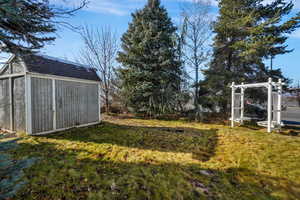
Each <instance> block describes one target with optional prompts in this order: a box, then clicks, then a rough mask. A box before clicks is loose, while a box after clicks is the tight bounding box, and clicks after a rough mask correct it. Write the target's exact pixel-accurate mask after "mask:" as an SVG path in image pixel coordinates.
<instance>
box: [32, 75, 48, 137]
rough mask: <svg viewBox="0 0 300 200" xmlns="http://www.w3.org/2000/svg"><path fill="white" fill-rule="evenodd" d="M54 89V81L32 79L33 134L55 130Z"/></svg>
mask: <svg viewBox="0 0 300 200" xmlns="http://www.w3.org/2000/svg"><path fill="white" fill-rule="evenodd" d="M52 91H53V88H52V80H50V79H45V78H35V77H32V79H31V108H32V133H33V134H35V133H42V132H47V131H52V130H53V96H52V95H53V92H52Z"/></svg>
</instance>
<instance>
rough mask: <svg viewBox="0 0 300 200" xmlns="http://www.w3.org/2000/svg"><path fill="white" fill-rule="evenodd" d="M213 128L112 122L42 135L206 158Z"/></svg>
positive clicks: (210, 151) (214, 136)
mask: <svg viewBox="0 0 300 200" xmlns="http://www.w3.org/2000/svg"><path fill="white" fill-rule="evenodd" d="M217 131H218V130H217V129H209V130H206V129H203V130H202V129H195V128H181V127H179V128H171V127H138V126H125V125H118V124H112V123H107V122H105V123H103V124H102V125H98V126H94V127H90V128H84V129H72V130H69V131H67V132H62V133H58V134H57V133H56V134H52V135H47V136H44V137H46V138H52V139H65V140H69V141H79V142H93V143H98V144H103V143H108V144H114V145H119V146H125V147H130V148H139V149H145V150H153V151H160V152H177V153H192V155H193V158H194V159H197V160H200V161H203V162H205V161H208V160H209V159H210V158H211V157H212V156H214V154H215V148H216V145H217V143H218V135H217Z"/></svg>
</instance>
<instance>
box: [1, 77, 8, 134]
mask: <svg viewBox="0 0 300 200" xmlns="http://www.w3.org/2000/svg"><path fill="white" fill-rule="evenodd" d="M9 89H10V88H9V79H8V78H7V79H0V128H4V129H8V130H9V129H10V95H9Z"/></svg>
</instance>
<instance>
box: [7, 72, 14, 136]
mask: <svg viewBox="0 0 300 200" xmlns="http://www.w3.org/2000/svg"><path fill="white" fill-rule="evenodd" d="M8 80H9V114H10V115H9V122H10V125H9V127H10V130H11V131H14V94H13V93H14V88H13V87H14V85H13V79H12V77H9V78H8Z"/></svg>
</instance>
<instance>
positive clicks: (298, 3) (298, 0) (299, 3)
mask: <svg viewBox="0 0 300 200" xmlns="http://www.w3.org/2000/svg"><path fill="white" fill-rule="evenodd" d="M186 1H193V0H186ZM273 1H274V0H265V1H264V3H271V2H273ZM289 1H290V0H286V2H289ZM291 1H293V2H294V5H295V6H294V8H295V9H300V0H291ZM212 3H213V5H216V6H217V5H218V1H217V0H212Z"/></svg>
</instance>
